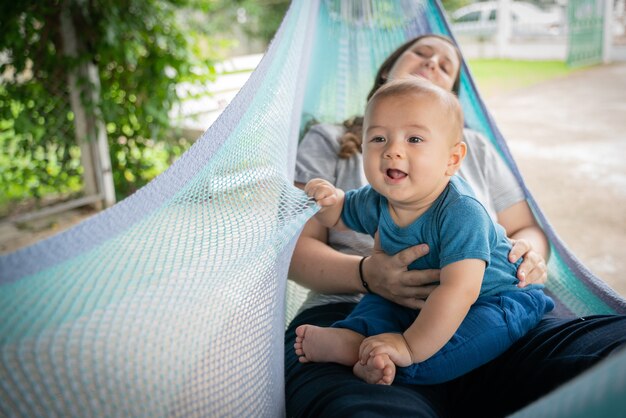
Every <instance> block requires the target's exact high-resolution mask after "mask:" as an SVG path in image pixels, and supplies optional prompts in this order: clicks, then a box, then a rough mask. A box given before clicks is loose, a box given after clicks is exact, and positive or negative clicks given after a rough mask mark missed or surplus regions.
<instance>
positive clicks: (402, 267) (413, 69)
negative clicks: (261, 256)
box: [285, 35, 626, 416]
mask: <svg viewBox="0 0 626 418" xmlns="http://www.w3.org/2000/svg"><path fill="white" fill-rule="evenodd" d="M460 63H461V58H460V53H459V52H458V50H457V49H456V47H455V46H454V45H453V44H452V43H451V42H450V41H449V40H448V39H447V38H443V37H440V36H436V35H426V36H423V37H419V38H416V39H414V40H412V41H410V42H407V43H406V44H404V45H402V46H401V47H400V48H398V50H396V51H395V52H394V53H393V54H391V55H390V57H389V58H388V59H387V61H385V63H383V65H382V66H381V68H380V70H379V73H378V75H377V77H376V81H375V85H374V87H373V89H372V92H371V93H370V96H371V95H372V94H373V92H375V91H376V89H377V88H378V87H380V86H381V85H382V84H384V83H385V82H386V81H387V80H389V79H393V78H398V77H402V76H406V75H409V74H413V75H418V76H421V77H423V78H425V79H428V80H430V81H431V82H433V83H434V84H436V85H438V86H440V87H442V88H445V89H448V90H452V91H455V92H457V93H458V86H459V69H460ZM355 125H356V126H353V127H351V128H350V129H345V128H343V127H338V126H332V125H318V126H315V127H314V128H313V129H312V130H311V131H310V132H309V133H308V134H307V135H306V136H305V138H304V139H303V141H302V143H301V146H300V148H299V151H298V162H297V167H296V185H297V186H300V187H301V186H303V184H304V183H306V182H307V181H308V180H310V179H311V178H313V177H321V178H325V179H326V180H328V181H330V182H332V183H333V184H335V185H336V186H337V187H340V188H343V189H346V190H347V189H353V188H357V187H360V186H361V185H362V184H363V183H364V179H363V176H362V167H361V155H360V152H359V148H360V133H359V123H358V120H357V123H356V124H355ZM464 136H465V139H464V140H465V142H466V143H467V145H468V156H467V158H466V160H465V161H464V162H463V165H462V168H461V172H460V175H461V176H462V177H464V178H465V179H466V180H467V181H468V182H469V183H470V184H471V185H472V187H473V189H474V191H475V192H476V194H477V195H478V197H479V199H481V201H482V202H483V204H485V206H486V207H487V208H488V209H489V210H490V212H491V214H492V216H493V217H494V218H495V219H497V221H498V222H499V223H500V224H501V225H502V226H503V227H504V228H505V230H506V232H507V236H508V237H509V238H510V239H512V240H514V242H515V245H514V247H513V249H512V251H511V254H510V256H509V258H510V260H511V262H515V261H516V260H517V259H518V258H519V257H520V256H523V257H524V262H523V263H522V264H521V265H520V267H519V269H518V272H517V276H518V278H519V279H520V280H521V284H520V286H524V285H525V284H526V283H542V282H544V281H545V280H546V276H547V272H546V265H545V260H546V259H547V257H548V251H549V246H548V243H547V240H546V238H545V235H544V234H543V231H542V230H541V229H540V228H539V226H538V225H537V223H536V221H535V219H534V217H533V215H532V212H531V210H530V208H529V206H528V204H527V203H526V201H525V199H524V194H523V192H522V190H521V188H520V187H519V185H518V184H517V181H516V180H515V178H514V177H513V175H512V174H511V172H510V171H509V170H508V168H507V167H506V165H504V163H503V162H502V161H501V159H500V158H499V156H498V155H497V153H496V152H495V150H494V149H493V147H492V146H491V145H490V144H489V142H488V141H486V140H485V139H483V138H481V137H480V136H479V135H478V134H477V133H475V132H472V131H469V130H466V131H465V135H464ZM329 244H330V245H332V247H331V246H330V245H329ZM372 247H374V250H373V251H372V250H371V248H372ZM427 251H428V248H427V247H426V246H425V245H420V246H416V247H412V248H409V249H407V250H405V251H402V252H400V253H398V254H396V255H394V256H388V255H386V254H384V253H382V252H381V251H380V250H378V249H377V243H373V242H372V241H371V240H370V239H369V238H366V237H363V236H360V235H357V234H354V233H351V232H349V233H338V232H336V231H333V230H327V229H325V228H323V227H322V226H321V225H320V224H319V223H317V221H315V220H314V219H312V220H310V221H309V222H308V223H307V224H306V226H305V228H304V230H303V233H302V234H301V236H300V238H299V240H298V244H297V246H296V249H295V251H294V255H293V259H292V263H291V267H290V278H291V279H293V280H294V281H296V282H298V283H299V284H301V285H303V286H305V287H307V288H309V289H311V290H312V292H311V293H310V296H309V298H308V299H307V302H306V303H305V305H304V307H303V309H302V310H301V313H300V314H299V315H298V316H297V317H296V318H295V319H294V321H293V322H292V324H291V325H290V327H289V329H288V330H287V334H286V340H285V352H286V363H285V367H286V398H287V414H288V416H303V415H310V416H325V415H327V416H350V415H353V414H354V415H357V414H359V413H361V412H366V413H368V414H372V415H375V414H380V415H381V416H444V415H448V414H452V415H454V414H455V413H457V412H458V413H460V412H461V411H462V412H463V413H464V414H467V413H468V412H472V411H474V412H476V414H478V415H481V416H489V415H495V416H498V415H503V414H506V413H508V412H511V411H514V410H516V409H518V408H519V407H521V406H523V405H525V404H527V403H529V402H530V401H532V400H534V399H536V398H537V397H539V396H541V395H542V394H544V393H546V392H547V391H549V390H550V389H552V388H554V387H556V386H557V385H558V384H560V383H562V382H564V381H566V380H567V379H569V378H571V377H573V376H575V375H576V374H577V373H579V372H580V371H582V370H584V369H585V368H587V367H589V366H590V365H591V364H593V363H595V362H596V361H597V360H598V359H601V358H604V357H605V356H606V355H608V354H609V353H610V352H611V351H612V350H614V349H616V348H617V347H618V346H621V345H624V343H625V342H626V341H625V339H626V337H625V336H626V318H624V317H619V316H613V317H595V318H587V320H585V321H583V320H581V319H571V318H570V319H556V318H545V319H544V320H543V321H542V322H541V323H540V325H539V326H538V327H537V328H536V329H535V330H533V331H531V333H530V334H529V335H527V336H526V337H524V338H523V339H522V340H521V341H519V342H518V343H517V344H515V345H514V346H513V347H512V348H511V349H510V350H509V351H507V352H506V353H505V354H504V355H502V356H501V357H500V358H498V359H497V360H494V361H493V362H491V363H489V364H487V365H485V366H483V367H481V368H479V369H477V370H476V371H474V372H473V373H470V374H469V375H466V376H463V377H461V378H459V379H457V380H454V381H452V382H448V383H446V384H442V385H436V386H408V385H407V386H402V385H393V386H391V387H385V388H381V387H379V386H376V385H369V384H367V383H366V382H364V380H361V379H359V378H358V377H356V376H355V375H354V374H353V371H352V370H351V369H350V368H347V367H344V366H339V365H336V364H304V365H303V364H300V363H298V360H297V358H296V356H295V355H294V354H293V343H294V338H295V336H294V330H295V328H296V327H297V326H298V325H300V324H303V323H309V324H315V325H319V326H328V325H330V324H331V323H333V322H335V321H337V320H340V319H343V318H345V316H346V315H347V314H348V313H349V312H350V311H351V310H352V308H353V307H354V306H355V303H356V302H357V301H358V297H359V296H358V294H359V293H363V292H366V291H372V292H374V293H377V294H379V295H381V296H383V297H385V298H387V299H390V300H392V301H394V302H396V303H398V304H401V305H404V306H407V307H411V308H419V307H421V306H422V305H423V303H424V299H425V298H426V297H427V296H428V294H429V293H430V292H431V291H432V289H433V288H434V286H435V285H434V283H436V282H437V280H438V274H439V272H438V271H437V270H429V271H416V270H411V271H407V266H408V264H410V263H411V262H412V261H413V260H414V259H416V258H418V257H420V256H422V255H424V254H425V253H426V252H427ZM370 253H371V255H369V256H367V255H368V254H370ZM363 256H367V257H365V258H364V257H363ZM583 328H584V333H581V332H580V331H581V329H583ZM592 338H593V339H592ZM355 372H356V373H357V374H359V375H360V376H361V377H363V378H367V373H364V372H363V371H359V370H355ZM513 376H515V378H513ZM519 376H523V378H522V379H521V380H520V378H519ZM487 394H488V395H487ZM457 408H460V409H458V410H457Z"/></svg>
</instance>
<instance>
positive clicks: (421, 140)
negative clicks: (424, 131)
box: [408, 136, 424, 144]
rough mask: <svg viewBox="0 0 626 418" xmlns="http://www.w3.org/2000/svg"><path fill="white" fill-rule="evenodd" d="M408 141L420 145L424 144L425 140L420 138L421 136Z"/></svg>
mask: <svg viewBox="0 0 626 418" xmlns="http://www.w3.org/2000/svg"><path fill="white" fill-rule="evenodd" d="M408 141H409V142H410V143H412V144H419V143H420V142H423V141H424V139H422V138H420V137H419V136H412V137H410V138H409V139H408Z"/></svg>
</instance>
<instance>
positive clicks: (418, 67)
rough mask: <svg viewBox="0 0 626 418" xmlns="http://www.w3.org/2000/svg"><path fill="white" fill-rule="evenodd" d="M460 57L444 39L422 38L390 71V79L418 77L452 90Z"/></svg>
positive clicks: (401, 56)
mask: <svg viewBox="0 0 626 418" xmlns="http://www.w3.org/2000/svg"><path fill="white" fill-rule="evenodd" d="M460 65H461V63H460V62H459V58H458V55H457V53H456V50H455V49H454V47H453V46H452V45H451V44H450V43H448V42H446V41H444V40H443V39H439V38H435V37H426V38H421V39H419V40H418V41H416V42H415V43H414V44H413V45H411V47H410V48H408V49H407V50H406V51H404V53H403V54H402V55H400V57H399V58H398V60H397V61H396V62H395V64H394V65H393V66H392V67H391V70H389V74H388V76H387V78H388V79H394V78H401V77H405V76H408V75H417V76H420V77H423V78H425V79H427V80H430V81H431V82H432V83H434V84H436V85H438V86H439V87H441V88H444V89H446V90H452V86H454V80H455V79H456V75H457V73H458V72H459V67H460Z"/></svg>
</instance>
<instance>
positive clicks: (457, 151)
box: [446, 141, 467, 176]
mask: <svg viewBox="0 0 626 418" xmlns="http://www.w3.org/2000/svg"><path fill="white" fill-rule="evenodd" d="M465 154H467V145H466V144H465V142H463V141H459V142H457V143H456V145H453V146H452V148H450V158H448V167H447V168H446V175H448V176H453V175H454V173H456V172H457V171H458V170H459V168H460V167H461V162H463V159H464V158H465Z"/></svg>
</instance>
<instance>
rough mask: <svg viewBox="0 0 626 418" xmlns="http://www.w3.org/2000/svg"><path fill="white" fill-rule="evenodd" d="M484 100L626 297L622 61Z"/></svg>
mask: <svg viewBox="0 0 626 418" xmlns="http://www.w3.org/2000/svg"><path fill="white" fill-rule="evenodd" d="M485 100H486V102H487V106H488V108H489V109H490V111H491V113H492V115H493V116H494V118H495V120H496V122H497V124H498V126H499V128H500V130H501V131H502V133H503V134H504V136H505V138H507V141H508V143H509V146H510V148H511V152H512V153H513V155H514V156H515V158H516V161H517V164H518V166H519V168H520V170H521V172H522V174H523V175H524V178H525V181H526V183H527V185H528V187H529V189H530V190H531V192H532V194H533V196H534V197H535V199H536V200H537V202H538V203H539V205H540V207H541V208H542V210H543V211H544V213H545V214H546V216H547V218H548V220H549V221H550V223H551V224H552V225H553V227H554V228H555V229H556V231H557V232H558V233H559V235H560V236H561V239H562V240H563V241H564V242H565V243H566V245H567V246H568V247H569V248H570V249H571V250H572V251H573V252H574V253H575V254H576V255H577V257H578V258H579V259H580V260H581V261H582V262H583V263H584V264H585V265H586V266H587V267H588V268H589V269H590V270H591V271H593V272H594V273H595V274H596V275H597V276H598V277H600V278H602V279H603V280H605V281H606V282H607V283H608V284H609V285H610V286H611V287H613V288H614V289H615V290H616V291H618V292H619V293H620V294H621V295H624V296H625V297H626V275H624V273H623V272H624V271H626V163H625V162H624V159H626V63H625V64H615V65H608V66H598V67H594V68H590V69H586V70H581V71H577V72H574V73H573V74H570V75H568V76H567V77H563V78H560V79H554V80H550V81H547V82H543V83H541V84H538V85H535V86H532V87H530V88H526V89H523V90H520V91H513V92H507V93H506V94H502V95H494V96H491V97H488V98H485ZM92 214H93V212H90V211H85V210H75V211H71V212H68V213H65V214H62V215H57V216H56V217H54V218H50V219H42V220H39V221H37V222H32V223H30V224H29V225H27V226H26V229H24V226H22V228H17V226H16V225H14V224H11V223H7V222H0V253H6V252H10V251H13V250H15V249H18V248H20V247H23V246H26V245H29V244H31V243H33V242H35V241H37V240H39V239H43V238H45V237H47V236H50V235H53V234H55V233H58V232H60V231H61V230H63V229H65V228H68V227H69V226H71V225H73V224H75V223H76V222H78V221H80V220H82V219H84V218H85V217H87V216H90V215H92Z"/></svg>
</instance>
